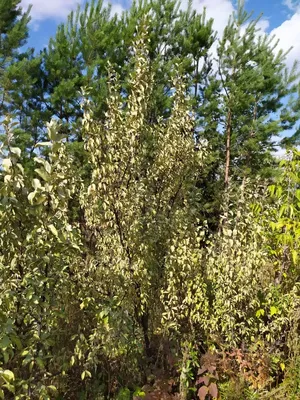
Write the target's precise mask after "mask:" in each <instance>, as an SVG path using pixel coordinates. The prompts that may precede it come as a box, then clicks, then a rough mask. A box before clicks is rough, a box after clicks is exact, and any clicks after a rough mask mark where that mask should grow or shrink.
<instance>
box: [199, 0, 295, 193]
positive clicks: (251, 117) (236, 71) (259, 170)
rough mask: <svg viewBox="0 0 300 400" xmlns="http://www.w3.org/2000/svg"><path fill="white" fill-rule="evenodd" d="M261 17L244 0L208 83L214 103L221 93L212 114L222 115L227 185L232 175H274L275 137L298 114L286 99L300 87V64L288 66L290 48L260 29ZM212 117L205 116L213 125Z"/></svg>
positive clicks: (220, 126) (219, 122)
mask: <svg viewBox="0 0 300 400" xmlns="http://www.w3.org/2000/svg"><path fill="white" fill-rule="evenodd" d="M258 21H259V18H258V19H252V15H251V14H249V13H247V12H246V11H245V9H244V4H243V1H240V2H239V5H238V10H237V12H236V14H235V15H234V16H233V17H232V18H231V19H230V20H229V23H228V25H227V26H226V28H225V31H224V35H223V38H222V39H221V40H220V42H219V45H218V50H217V60H216V63H217V70H218V71H217V74H216V75H215V76H213V77H212V79H211V82H210V88H207V89H206V94H207V95H208V98H207V100H208V103H209V108H210V109H211V107H212V106H213V103H211V100H212V99H213V98H214V99H215V97H214V96H215V94H216V93H219V94H218V104H216V103H214V106H215V107H214V108H215V109H214V112H213V113H212V115H215V116H216V117H217V118H216V119H215V120H214V127H216V124H217V126H218V128H217V132H218V134H220V135H221V141H220V142H221V143H220V144H221V147H219V150H220V151H221V154H223V156H222V157H221V160H222V161H221V160H220V161H221V162H222V164H223V167H222V169H223V176H224V177H225V185H227V184H228V183H229V178H230V176H232V177H234V178H236V179H242V178H243V177H245V176H252V177H254V176H257V175H264V176H267V175H269V174H270V169H271V168H272V166H273V165H274V158H273V156H272V151H274V145H275V140H274V138H275V137H276V136H278V135H279V134H280V133H282V132H283V131H284V130H285V129H290V128H291V127H292V126H293V125H294V124H295V122H296V120H297V118H298V117H297V115H296V114H295V113H294V112H292V113H291V109H290V108H288V107H285V106H284V105H283V101H284V99H285V98H286V97H287V96H288V95H290V94H292V93H295V92H296V91H297V84H296V82H297V78H298V76H299V75H298V73H297V67H296V65H295V66H294V67H293V68H292V70H291V71H290V72H288V71H287V69H286V66H285V59H286V53H283V52H282V51H278V48H277V43H276V42H275V41H274V39H273V38H271V37H269V36H267V35H264V34H262V33H260V32H259V29H258V26H257V23H258ZM206 115H207V113H206ZM209 119H211V117H209ZM211 122H212V121H210V123H208V121H206V120H205V118H204V126H206V125H207V126H208V128H209V129H211V126H212V125H211ZM287 122H288V123H287ZM218 134H216V135H218ZM214 141H216V142H217V143H218V140H217V139H214Z"/></svg>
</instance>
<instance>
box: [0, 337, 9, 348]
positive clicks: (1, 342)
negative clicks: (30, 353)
mask: <svg viewBox="0 0 300 400" xmlns="http://www.w3.org/2000/svg"><path fill="white" fill-rule="evenodd" d="M10 343H11V341H10V338H9V337H8V336H4V337H3V338H2V339H1V340H0V349H3V350H4V349H6V348H7V347H8V346H9V345H10Z"/></svg>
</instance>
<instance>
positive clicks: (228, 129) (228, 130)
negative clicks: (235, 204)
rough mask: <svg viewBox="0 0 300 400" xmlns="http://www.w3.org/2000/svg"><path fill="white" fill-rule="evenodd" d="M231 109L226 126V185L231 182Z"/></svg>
mask: <svg viewBox="0 0 300 400" xmlns="http://www.w3.org/2000/svg"><path fill="white" fill-rule="evenodd" d="M231 118H232V114H231V110H229V111H228V113H227V126H226V162H225V186H228V183H229V173H230V146H231V128H232V127H231Z"/></svg>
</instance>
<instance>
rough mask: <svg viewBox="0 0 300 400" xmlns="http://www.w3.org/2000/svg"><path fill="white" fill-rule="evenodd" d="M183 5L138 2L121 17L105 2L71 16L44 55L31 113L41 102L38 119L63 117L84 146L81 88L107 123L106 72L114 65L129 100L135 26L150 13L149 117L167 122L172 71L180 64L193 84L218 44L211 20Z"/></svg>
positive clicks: (162, 1) (68, 130)
mask: <svg viewBox="0 0 300 400" xmlns="http://www.w3.org/2000/svg"><path fill="white" fill-rule="evenodd" d="M179 4H180V3H179V2H178V1H177V0H155V1H139V2H134V3H133V4H132V6H131V7H130V9H128V10H127V11H125V12H124V13H123V14H122V15H121V16H120V17H117V16H116V15H112V14H111V9H110V7H104V6H103V2H102V1H101V0H94V1H92V2H91V3H87V4H86V5H85V7H84V8H83V9H81V8H78V9H77V11H76V12H73V13H71V14H70V16H69V18H68V21H67V22H66V23H65V24H62V25H61V26H59V28H58V30H57V32H56V35H55V37H54V38H52V39H51V40H50V42H49V45H48V47H47V48H46V49H45V50H44V51H43V52H42V54H41V58H42V63H41V69H40V74H41V81H40V84H42V85H43V87H42V92H43V93H42V94H41V93H39V92H38V93H36V94H35V93H33V98H32V99H31V103H32V105H34V107H32V108H31V109H32V112H34V111H35V110H36V102H39V101H40V100H42V103H41V104H40V109H41V111H42V112H41V115H40V118H41V119H42V120H44V121H46V120H48V119H49V116H50V115H51V116H54V117H56V118H59V119H60V120H61V121H62V122H63V123H64V124H65V130H66V131H65V133H67V134H68V138H69V140H70V141H74V140H75V141H78V142H81V140H82V138H81V136H80V130H78V129H77V123H78V120H79V119H80V118H81V117H82V110H81V108H80V102H81V88H82V87H88V88H89V95H90V97H91V99H92V100H93V103H94V104H95V107H96V109H95V113H96V115H97V116H99V117H101V118H102V119H103V117H104V112H105V110H106V97H107V83H106V79H107V76H108V75H107V74H108V73H107V70H108V68H109V66H110V65H112V66H113V67H114V69H115V70H116V72H117V73H118V74H119V75H120V80H121V82H122V87H123V90H124V95H126V87H127V85H128V83H127V79H128V76H129V73H130V71H131V70H132V68H133V66H132V63H131V61H130V60H131V55H132V48H131V43H132V40H133V38H134V36H135V34H136V27H137V25H139V23H140V21H141V19H142V18H144V16H145V15H146V14H148V16H149V22H148V23H149V32H150V35H149V36H150V37H149V39H150V44H149V46H150V50H149V58H150V63H151V70H152V71H153V72H154V76H155V85H154V87H155V91H154V93H153V95H152V99H151V104H152V107H151V110H152V111H151V112H149V118H150V119H152V121H153V122H155V121H156V120H157V119H158V117H159V116H160V115H162V116H164V117H167V116H168V113H169V111H170V94H171V92H172V88H171V86H170V84H169V82H170V77H171V75H172V74H173V72H174V70H175V69H176V68H178V65H179V64H180V65H181V66H180V68H181V70H182V72H183V73H184V74H187V75H188V76H189V77H190V79H191V82H192V83H193V85H195V79H198V80H200V79H201V78H200V73H199V70H200V68H199V65H200V60H201V59H204V57H205V55H206V54H207V53H208V50H209V48H210V47H211V44H212V42H213V40H214V36H213V31H212V21H206V19H205V15H198V14H197V13H196V12H194V11H192V10H191V7H189V8H188V10H187V11H180V10H179ZM197 65H198V68H197ZM32 78H34V76H33V77H32ZM35 96H36V97H37V98H35ZM27 104H28V105H29V102H28V103H27ZM29 108H30V106H29ZM43 111H44V112H43ZM32 122H33V123H37V122H38V123H39V124H40V121H32ZM41 125H42V124H41ZM41 133H42V132H41Z"/></svg>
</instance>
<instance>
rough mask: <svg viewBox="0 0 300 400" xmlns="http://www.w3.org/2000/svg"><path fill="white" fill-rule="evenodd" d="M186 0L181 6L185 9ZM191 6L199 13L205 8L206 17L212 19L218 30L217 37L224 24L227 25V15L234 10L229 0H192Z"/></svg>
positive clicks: (219, 35)
mask: <svg viewBox="0 0 300 400" xmlns="http://www.w3.org/2000/svg"><path fill="white" fill-rule="evenodd" d="M187 5H188V0H183V1H182V4H181V7H182V8H183V9H186V8H187ZM193 8H194V9H195V10H197V11H198V12H199V13H202V12H203V9H204V8H206V16H207V19H209V18H213V19H214V29H215V30H216V31H217V32H218V37H221V36H222V34H223V31H224V28H225V26H226V25H227V22H228V18H229V16H230V15H231V14H232V13H233V11H234V6H233V4H232V2H231V1H230V0H194V1H193Z"/></svg>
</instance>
